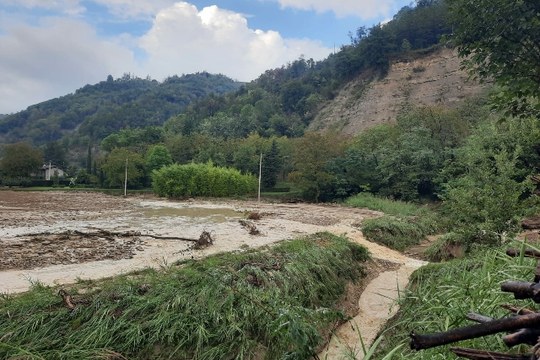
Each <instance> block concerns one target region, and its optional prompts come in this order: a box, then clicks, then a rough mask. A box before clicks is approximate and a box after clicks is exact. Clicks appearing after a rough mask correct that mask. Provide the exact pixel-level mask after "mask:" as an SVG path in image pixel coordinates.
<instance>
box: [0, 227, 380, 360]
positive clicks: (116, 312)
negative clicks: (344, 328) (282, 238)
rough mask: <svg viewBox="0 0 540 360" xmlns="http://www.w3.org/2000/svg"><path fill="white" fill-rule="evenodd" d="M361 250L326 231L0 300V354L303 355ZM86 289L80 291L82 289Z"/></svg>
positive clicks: (330, 317)
mask: <svg viewBox="0 0 540 360" xmlns="http://www.w3.org/2000/svg"><path fill="white" fill-rule="evenodd" d="M368 256H369V255H368V253H367V250H366V249H365V248H363V247H361V246H359V245H357V244H354V243H351V242H349V241H347V240H346V239H345V238H342V237H337V236H334V235H331V234H328V233H321V234H316V235H313V236H309V237H306V238H302V239H297V240H292V241H287V242H283V243H281V244H279V245H276V246H274V247H271V248H266V249H262V250H258V251H248V252H242V253H228V254H220V255H216V256H212V257H209V258H206V259H203V260H199V261H186V262H183V263H182V264H179V265H172V266H168V267H165V268H164V269H163V270H161V271H157V270H145V271H141V272H138V273H135V274H129V275H125V276H120V277H116V278H113V279H110V280H106V281H103V280H102V281H82V282H80V283H79V284H77V285H75V286H74V287H73V288H70V289H68V291H69V292H70V293H73V294H77V293H79V294H80V295H78V296H76V297H79V298H81V299H82V300H84V301H83V302H84V303H81V304H80V305H78V307H77V308H76V309H75V310H74V311H69V310H68V309H67V308H65V307H64V306H63V304H62V300H61V298H60V297H59V296H58V295H57V290H58V289H55V288H50V287H45V286H41V285H39V284H36V285H35V286H34V287H33V289H32V290H31V291H30V292H28V293H25V294H23V295H20V296H8V295H5V296H3V297H2V298H1V299H0V329H2V331H1V335H0V358H2V359H4V358H5V359H8V358H13V359H14V358H17V359H48V360H49V359H52V360H54V359H123V358H129V359H250V358H254V357H255V355H257V358H261V357H260V355H261V354H263V355H264V357H265V358H267V359H308V358H310V357H311V356H312V355H313V354H314V353H315V351H316V348H317V346H319V345H320V344H321V342H322V340H321V339H322V337H321V333H326V332H327V331H328V329H329V328H331V327H332V326H333V325H334V324H335V322H336V321H339V320H340V319H343V314H342V313H341V312H340V311H338V310H337V309H336V308H335V306H336V302H337V301H338V300H339V299H340V297H341V296H342V295H343V294H344V292H345V288H346V284H347V282H349V281H355V280H357V279H359V278H360V277H361V276H362V275H363V270H362V265H363V263H364V261H365V260H367V258H368ZM83 290H84V291H83Z"/></svg>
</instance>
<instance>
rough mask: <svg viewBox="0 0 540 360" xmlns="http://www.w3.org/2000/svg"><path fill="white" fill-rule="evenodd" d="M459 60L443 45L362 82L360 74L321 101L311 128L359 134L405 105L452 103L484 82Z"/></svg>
mask: <svg viewBox="0 0 540 360" xmlns="http://www.w3.org/2000/svg"><path fill="white" fill-rule="evenodd" d="M460 65H461V61H460V59H459V58H458V56H457V52H456V51H455V50H452V49H446V48H443V49H440V50H437V51H435V52H433V53H431V54H429V55H426V56H424V57H421V58H419V59H416V60H412V61H409V62H398V63H394V64H392V66H391V67H390V70H389V72H388V75H387V76H386V77H385V78H384V79H380V80H375V81H373V82H371V83H366V82H365V80H364V79H362V78H361V77H359V78H357V79H356V80H353V81H351V82H350V83H348V84H347V85H346V86H345V87H344V88H343V89H342V90H341V91H340V93H339V94H338V96H337V97H336V98H335V99H334V100H332V101H330V102H328V103H327V104H325V105H324V106H323V108H322V110H321V111H320V112H319V114H318V115H317V116H316V118H315V119H314V121H313V122H312V124H311V125H310V128H311V130H322V129H335V130H339V131H342V132H343V133H345V134H357V133H359V132H361V131H363V130H365V129H368V128H370V127H372V126H374V125H378V124H382V123H388V122H393V121H395V119H396V116H397V115H398V113H399V112H400V110H402V109H403V108H404V107H405V106H407V105H415V106H424V105H441V106H444V107H455V106H457V105H458V104H460V103H462V102H463V101H464V100H466V99H468V98H470V97H473V96H475V95H479V94H481V93H483V92H484V91H485V89H486V88H487V86H486V85H481V84H478V83H476V82H474V81H472V80H468V76H467V74H466V73H465V71H463V70H461V69H460Z"/></svg>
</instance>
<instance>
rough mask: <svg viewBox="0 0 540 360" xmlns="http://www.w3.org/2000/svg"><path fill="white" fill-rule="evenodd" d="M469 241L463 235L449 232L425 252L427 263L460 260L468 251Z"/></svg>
mask: <svg viewBox="0 0 540 360" xmlns="http://www.w3.org/2000/svg"><path fill="white" fill-rule="evenodd" d="M468 244H469V241H467V239H466V238H465V236H464V235H463V234H458V233H455V232H449V233H446V234H444V235H442V236H441V237H439V238H438V239H437V240H436V241H435V242H434V243H433V244H432V245H431V246H430V247H429V248H428V249H427V250H426V253H425V255H426V257H427V259H428V260H429V261H447V260H451V259H456V258H461V257H463V255H465V253H466V252H467V251H468V249H469V246H468Z"/></svg>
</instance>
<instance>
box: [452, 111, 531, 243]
mask: <svg viewBox="0 0 540 360" xmlns="http://www.w3.org/2000/svg"><path fill="white" fill-rule="evenodd" d="M539 135H540V127H539V125H538V124H537V121H535V120H533V119H531V120H526V121H525V120H524V121H521V122H506V123H496V122H488V123H485V124H482V125H481V126H480V127H479V128H478V130H477V131H475V133H474V134H473V135H471V137H470V138H468V139H467V142H466V144H465V145H464V146H463V147H461V148H460V149H458V150H457V151H456V153H455V159H454V161H453V162H451V163H449V165H448V166H447V167H446V168H445V169H444V174H445V176H446V178H448V179H449V180H448V181H447V183H446V185H445V189H444V190H445V191H444V192H443V194H442V197H443V199H444V200H445V203H444V208H445V209H446V211H447V213H448V216H449V218H450V219H451V220H452V224H453V227H454V229H456V231H458V232H461V233H463V234H465V236H466V238H467V239H469V240H474V241H484V242H486V241H489V242H494V241H495V242H496V241H499V240H501V239H503V238H504V236H505V235H507V234H511V233H514V232H516V231H517V230H518V229H519V220H520V218H521V217H522V216H524V215H525V214H526V213H527V212H529V211H534V209H535V207H534V203H535V202H536V201H537V200H536V197H535V196H530V195H531V194H532V190H533V186H532V184H531V181H530V177H529V176H530V175H531V174H532V173H534V172H536V171H538V166H539V164H540V163H539V162H538V155H536V156H533V157H532V156H531V152H533V150H532V149H533V148H534V147H535V146H536V145H535V143H536V141H537V139H538V137H539ZM532 139H535V140H536V141H534V140H533V141H531V140H532Z"/></svg>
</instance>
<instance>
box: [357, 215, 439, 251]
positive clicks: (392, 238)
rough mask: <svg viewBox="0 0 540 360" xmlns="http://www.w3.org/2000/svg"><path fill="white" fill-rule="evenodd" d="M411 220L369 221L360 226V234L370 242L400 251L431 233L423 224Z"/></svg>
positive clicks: (385, 217)
mask: <svg viewBox="0 0 540 360" xmlns="http://www.w3.org/2000/svg"><path fill="white" fill-rule="evenodd" d="M411 220H412V219H401V218H397V217H393V216H383V217H380V218H376V219H369V220H366V221H364V223H363V224H362V232H363V233H364V235H365V236H366V238H367V239H368V240H370V241H374V242H376V243H379V244H383V245H386V246H388V247H390V248H392V249H396V250H400V251H402V250H404V249H405V248H407V247H409V246H411V245H416V244H418V243H419V242H420V241H421V240H422V239H424V238H425V237H426V235H428V234H430V233H431V231H430V229H428V228H427V226H424V225H425V224H424V223H422V222H414V221H411Z"/></svg>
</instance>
